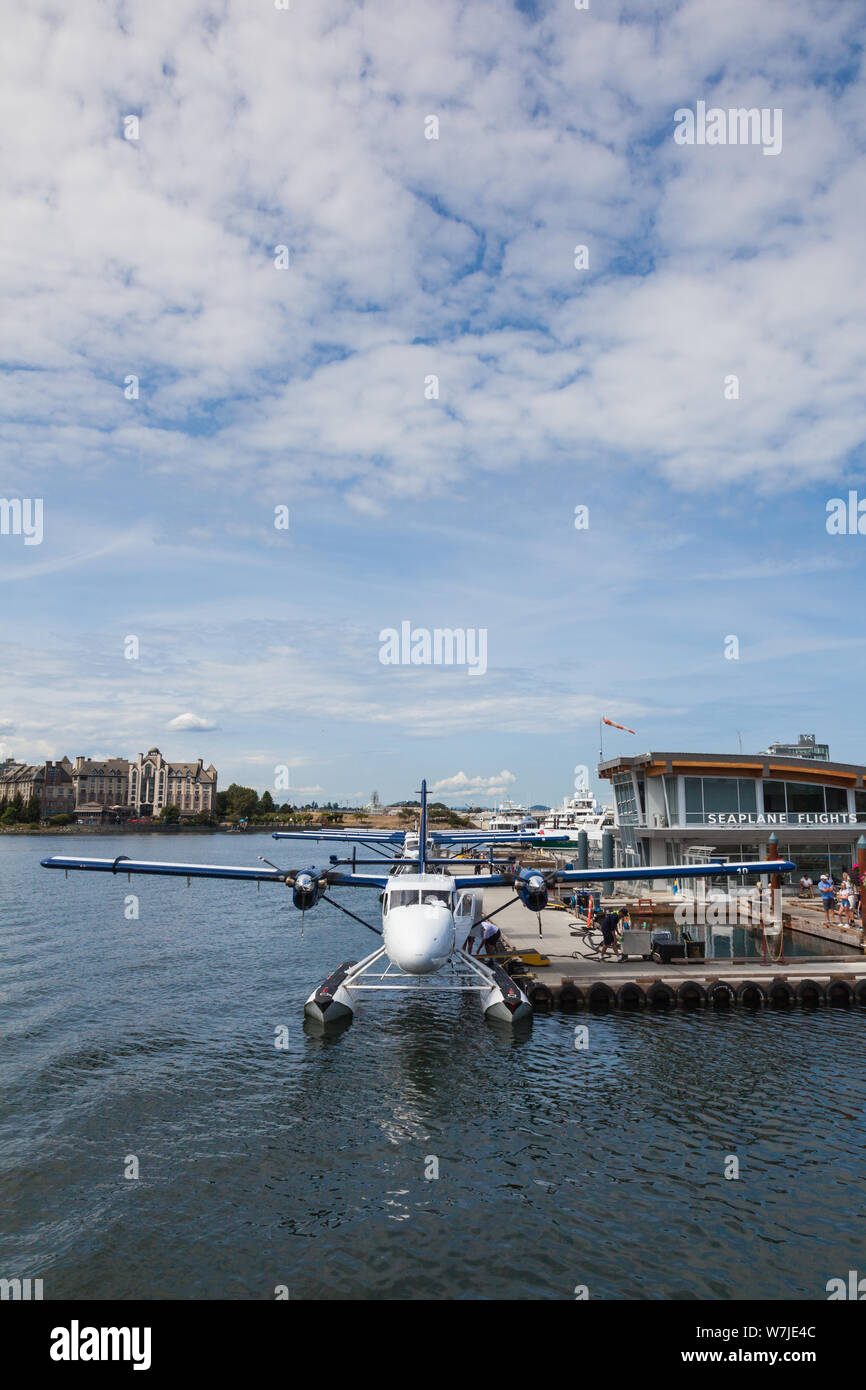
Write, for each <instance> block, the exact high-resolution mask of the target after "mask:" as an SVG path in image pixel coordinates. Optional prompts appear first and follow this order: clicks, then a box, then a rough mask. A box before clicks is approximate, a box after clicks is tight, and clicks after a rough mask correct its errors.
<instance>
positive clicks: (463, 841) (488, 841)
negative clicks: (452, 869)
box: [428, 830, 568, 845]
mask: <svg viewBox="0 0 866 1390" xmlns="http://www.w3.org/2000/svg"><path fill="white" fill-rule="evenodd" d="M538 838H539V836H538V832H537V831H535V830H488V831H487V833H486V834H485V833H484V832H483V831H480V830H479V831H477V832H476V831H472V830H470V831H469V832H468V833H466V834H460V833H459V832H458V831H456V830H455V831H442V830H433V831H431V832H430V835H429V836H428V839H429V840H430V841H431V843H432V844H434V845H525V844H528V843H529V842H530V841H535V840H537V839H538ZM561 839H562V843H563V844H565V843H566V841H567V839H568V837H567V836H566V835H563V836H562V837H561ZM546 842H550V843H555V839H554V837H553V836H547V837H546Z"/></svg>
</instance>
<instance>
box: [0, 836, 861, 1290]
mask: <svg viewBox="0 0 866 1390" xmlns="http://www.w3.org/2000/svg"><path fill="white" fill-rule="evenodd" d="M274 849H275V846H274V843H273V841H271V840H270V839H269V838H268V837H266V836H261V837H260V836H253V835H249V836H245V837H243V838H242V837H240V836H237V837H233V838H231V839H227V838H226V837H223V836H216V835H213V836H203V837H200V838H199V837H196V838H195V839H193V838H192V837H183V838H180V837H172V838H171V839H167V840H165V841H162V840H160V841H158V842H157V841H155V839H154V837H152V836H142V837H140V838H138V837H136V838H133V837H131V836H124V837H123V838H122V839H117V840H109V839H108V838H99V839H96V838H87V839H84V838H78V837H77V838H75V839H74V840H73V839H72V838H71V837H60V836H58V837H56V839H55V838H53V837H52V838H51V839H49V838H48V837H40V838H38V839H37V838H35V837H34V838H30V839H24V838H14V839H13V838H12V837H0V1027H2V1032H3V1042H2V1052H0V1058H2V1061H0V1087H2V1089H0V1095H2V1100H0V1212H2V1222H0V1224H2V1232H0V1276H2V1277H7V1278H10V1277H16V1276H17V1277H20V1278H27V1277H30V1278H42V1279H43V1280H44V1285H45V1297H46V1298H96V1297H105V1298H131V1297H175V1298H273V1297H274V1291H275V1288H276V1287H277V1286H278V1285H285V1286H287V1288H288V1290H289V1292H290V1295H291V1297H293V1298H302V1299H303V1298H329V1297H354V1298H375V1297H392V1298H422V1297H430V1298H499V1297H503V1298H562V1299H570V1298H572V1297H573V1296H574V1289H575V1286H577V1285H581V1284H582V1285H587V1286H588V1289H589V1293H590V1296H591V1297H593V1298H634V1297H637V1298H687V1299H690V1298H710V1299H715V1298H720V1299H725V1298H731V1297H739V1298H773V1299H789V1298H798V1297H805V1298H824V1297H826V1294H825V1285H826V1281H827V1280H828V1279H829V1278H830V1277H833V1276H836V1275H843V1276H844V1275H845V1274H846V1273H847V1271H848V1270H849V1269H857V1268H859V1269H860V1270H861V1271H862V1270H863V1269H864V1268H866V1260H864V1252H863V1249H862V1244H861V1242H860V1239H859V1236H858V1220H859V1210H860V1207H859V1203H860V1200H861V1194H862V1188H863V1176H862V1173H863V1158H864V1148H866V1123H864V1116H863V1105H862V1095H863V1083H864V1069H866V1068H864V1061H863V1053H864V1046H863V1042H864V1035H863V1029H864V1026H866V1019H864V1018H863V1017H862V1016H861V1015H860V1014H859V1013H856V1012H851V1013H848V1012H844V1011H826V1012H821V1013H814V1014H811V1013H808V1012H795V1013H793V1014H790V1015H779V1014H775V1013H772V1012H767V1013H764V1014H760V1015H752V1014H749V1013H747V1012H745V1011H733V1012H731V1013H730V1014H714V1013H708V1014H706V1015H694V1014H686V1015H684V1014H681V1013H676V1012H674V1013H671V1014H649V1013H647V1014H625V1015H621V1014H613V1015H609V1016H600V1017H597V1016H589V1017H587V1016H585V1015H578V1016H571V1017H569V1016H567V1015H562V1014H552V1015H550V1016H547V1017H544V1016H539V1017H538V1018H536V1020H535V1024H534V1028H533V1030H532V1032H531V1034H530V1035H529V1036H528V1037H527V1038H526V1039H513V1038H511V1037H510V1036H508V1035H507V1034H503V1033H501V1032H499V1031H497V1030H494V1029H493V1028H491V1027H490V1026H489V1025H487V1024H485V1023H484V1021H483V1018H482V1016H481V1012H480V1009H479V1007H478V1004H477V1003H476V1002H475V1000H474V999H472V998H465V999H463V1000H461V999H454V998H452V999H450V1000H448V999H442V1000H433V999H429V998H428V999H424V998H406V997H405V996H403V997H401V996H391V997H390V998H389V999H382V998H377V997H373V998H372V999H371V1000H369V1001H368V1002H366V1003H365V1004H363V1005H362V1006H361V1010H360V1012H359V1014H358V1016H357V1018H356V1022H355V1023H354V1025H353V1026H352V1028H351V1029H350V1030H349V1031H348V1032H347V1033H345V1034H343V1035H341V1036H340V1037H338V1038H336V1039H330V1040H328V1039H317V1038H314V1037H311V1036H308V1035H307V1034H306V1033H305V1031H304V1028H303V1023H302V1018H301V1011H302V1006H303V1001H304V999H305V998H306V996H307V994H309V992H310V990H311V989H312V988H313V986H314V985H315V984H317V983H318V982H319V981H320V980H321V979H322V978H323V977H324V975H325V974H326V973H328V971H329V970H330V969H331V968H332V967H333V966H334V965H336V964H337V963H338V962H339V961H341V960H344V959H347V958H349V959H351V958H356V959H357V958H358V957H359V956H360V955H362V954H365V953H366V952H367V951H368V950H369V949H370V947H371V944H375V943H373V938H372V937H371V936H369V935H368V934H367V933H366V932H365V931H364V929H363V928H362V927H360V926H357V925H356V924H354V923H352V922H350V921H349V920H348V919H347V918H345V917H343V916H342V915H341V914H339V913H338V912H337V911H336V910H334V909H333V908H331V907H329V906H328V905H327V904H321V905H320V906H318V907H317V908H316V909H315V911H314V912H313V913H312V914H310V915H309V916H308V917H307V918H306V921H305V923H304V928H303V935H302V934H301V924H300V917H299V916H298V914H296V913H294V912H290V909H289V907H288V898H289V894H288V892H287V891H286V890H285V889H282V888H277V887H276V886H274V885H271V884H265V885H262V888H261V891H260V892H258V893H257V891H256V888H255V885H253V884H231V883H229V884H219V883H212V882H208V881H201V882H193V884H192V886H191V887H190V888H187V887H186V885H185V883H184V882H183V881H176V880H159V879H150V880H148V879H144V878H139V879H134V880H133V882H132V884H129V883H127V881H126V879H125V878H122V877H120V876H118V877H117V878H112V877H110V876H108V875H106V876H104V877H103V876H101V875H85V874H70V876H69V880H68V881H65V880H64V877H63V875H62V874H61V873H57V872H50V873H49V872H48V871H46V870H43V869H40V868H39V867H38V860H39V859H40V858H41V857H43V856H45V855H46V854H50V853H66V854H69V853H75V852H80V853H83V854H91V855H99V856H100V857H109V856H113V855H115V854H118V853H124V854H129V855H132V856H136V857H150V858H157V857H162V858H184V857H189V858H192V859H193V860H198V861H203V862H207V861H214V862H217V861H222V862H227V863H255V862H256V855H257V854H259V853H261V854H266V855H268V857H269V858H273V857H274ZM292 853H293V851H292V850H289V851H288V853H287V852H286V847H285V846H280V850H279V857H280V859H281V860H283V861H284V862H286V863H289V862H295V863H298V862H300V860H299V859H298V858H294V859H292V858H291V856H292ZM294 853H295V854H297V851H295V852H294ZM131 893H135V894H137V895H138V897H139V900H140V917H139V919H138V920H137V921H135V920H127V919H126V918H125V917H124V899H125V898H126V896H127V895H128V894H131ZM344 896H348V895H344ZM351 906H352V907H353V908H354V909H355V910H356V911H358V912H359V914H360V915H365V914H366V915H367V916H368V918H369V920H371V921H374V922H375V921H377V920H378V919H377V907H378V905H377V903H376V895H375V892H369V893H368V892H367V891H366V890H360V891H357V892H356V893H355V894H354V895H353V899H352V902H351ZM576 1024H586V1025H587V1026H588V1027H589V1030H590V1036H589V1040H590V1046H589V1049H588V1050H587V1051H578V1050H576V1049H575V1047H574V1029H575V1025H576ZM281 1025H285V1029H286V1037H287V1048H286V1050H279V1049H277V1048H275V1046H274V1037H275V1029H277V1028H279V1027H280V1026H281ZM729 1154H734V1155H736V1156H737V1158H738V1160H739V1164H740V1173H741V1176H740V1179H739V1181H727V1180H725V1178H724V1176H723V1172H724V1167H725V1160H726V1155H729ZM130 1155H134V1156H135V1157H137V1159H138V1161H139V1165H140V1177H139V1179H138V1180H137V1181H134V1180H127V1179H125V1178H124V1175H123V1174H124V1165H125V1164H126V1163H127V1162H128V1156H130ZM434 1158H435V1159H436V1160H437V1161H438V1169H439V1177H438V1179H433V1180H427V1179H425V1168H426V1170H427V1171H428V1172H430V1171H433V1164H432V1161H431V1160H432V1159H434Z"/></svg>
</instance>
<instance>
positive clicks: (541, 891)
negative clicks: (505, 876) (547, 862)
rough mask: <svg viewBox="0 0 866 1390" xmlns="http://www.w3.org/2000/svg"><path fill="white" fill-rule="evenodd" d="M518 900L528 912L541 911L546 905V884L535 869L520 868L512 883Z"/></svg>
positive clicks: (541, 875)
mask: <svg viewBox="0 0 866 1390" xmlns="http://www.w3.org/2000/svg"><path fill="white" fill-rule="evenodd" d="M514 887H515V888H516V890H517V892H518V893H519V895H520V901H521V902H522V903H523V906H524V907H528V908H529V911H530V912H542V911H543V910H544V908H546V907H547V898H548V892H547V884H546V883H545V881H544V874H541V873H539V872H538V870H537V869H521V870H520V873H519V874H518V877H517V880H516V882H515V884H514Z"/></svg>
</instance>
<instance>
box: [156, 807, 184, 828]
mask: <svg viewBox="0 0 866 1390" xmlns="http://www.w3.org/2000/svg"><path fill="white" fill-rule="evenodd" d="M159 819H160V820H161V821H162V822H163V824H165V825H176V824H177V822H178V821H179V820H180V811H179V810H178V809H177V807H176V806H163V808H162V810H161V811H160V813H159Z"/></svg>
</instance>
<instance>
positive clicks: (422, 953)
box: [385, 903, 454, 975]
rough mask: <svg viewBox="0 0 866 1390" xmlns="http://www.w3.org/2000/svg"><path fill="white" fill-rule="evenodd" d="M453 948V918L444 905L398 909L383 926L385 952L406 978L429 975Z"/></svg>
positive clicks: (439, 965) (438, 966)
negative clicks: (403, 972) (407, 976)
mask: <svg viewBox="0 0 866 1390" xmlns="http://www.w3.org/2000/svg"><path fill="white" fill-rule="evenodd" d="M453 948H454V919H453V917H452V916H451V913H450V911H449V910H448V908H447V907H446V906H445V905H444V904H441V903H440V904H437V905H435V906H433V905H432V904H426V903H425V904H422V905H421V906H419V907H405V908H398V909H397V910H396V912H392V913H389V915H388V919H387V921H386V923H385V949H386V951H387V952H388V955H389V956H390V957H391V960H392V961H393V962H394V964H395V965H396V966H397V967H398V968H399V969H400V970H404V971H405V972H406V974H407V975H429V974H431V973H432V972H433V971H434V970H439V969H441V967H442V966H443V965H444V964H445V962H446V961H447V959H448V957H449V956H450V954H451V952H452V950H453Z"/></svg>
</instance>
